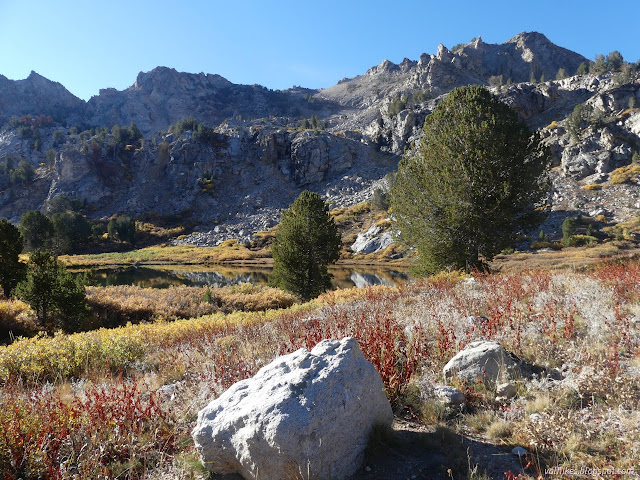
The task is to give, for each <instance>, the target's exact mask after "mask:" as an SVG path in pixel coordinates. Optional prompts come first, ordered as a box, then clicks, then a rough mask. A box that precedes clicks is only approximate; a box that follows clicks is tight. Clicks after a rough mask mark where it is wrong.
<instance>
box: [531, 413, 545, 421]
mask: <svg viewBox="0 0 640 480" xmlns="http://www.w3.org/2000/svg"><path fill="white" fill-rule="evenodd" d="M529 420H531V422H532V423H538V422H541V421H542V420H544V416H542V415H541V414H539V413H532V414H531V415H529Z"/></svg>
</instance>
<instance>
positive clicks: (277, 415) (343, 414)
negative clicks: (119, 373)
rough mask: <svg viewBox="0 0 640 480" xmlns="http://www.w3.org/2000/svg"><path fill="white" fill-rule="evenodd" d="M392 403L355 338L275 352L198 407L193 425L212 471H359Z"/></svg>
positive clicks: (329, 474)
mask: <svg viewBox="0 0 640 480" xmlns="http://www.w3.org/2000/svg"><path fill="white" fill-rule="evenodd" d="M392 420H393V413H392V411H391V406H390V405H389V401H388V400H387V397H386V395H385V393H384V386H383V384H382V380H381V378H380V375H379V374H378V372H377V371H376V370H375V368H374V367H373V365H372V364H371V363H369V362H368V361H367V360H366V359H365V358H364V355H363V354H362V351H361V350H360V347H359V346H358V343H357V341H356V340H355V339H353V338H345V339H343V340H342V341H337V340H325V341H322V342H320V343H319V344H318V345H316V346H315V347H314V348H313V350H311V351H310V352H309V351H308V350H306V349H300V350H298V351H296V352H294V353H291V354H289V355H285V356H283V357H280V358H277V359H276V360H274V361H273V362H271V363H270V364H269V365H267V366H265V367H263V368H262V369H260V371H259V372H258V373H257V374H256V375H255V376H254V377H253V378H250V379H247V380H243V381H241V382H238V383H236V384H235V385H233V386H232V387H231V388H230V389H229V390H227V391H226V392H225V393H224V394H222V395H221V396H220V397H219V398H217V399H215V400H213V401H212V402H211V403H210V404H209V405H208V406H207V407H206V408H204V409H203V410H201V411H200V412H199V414H198V423H197V425H196V427H195V428H194V430H193V432H192V436H193V438H194V441H195V444H196V448H197V450H198V452H199V454H200V457H201V459H202V462H203V464H204V465H205V466H206V467H207V468H208V469H209V470H211V471H212V472H215V473H221V474H229V473H239V474H241V475H242V476H243V477H244V478H245V479H257V478H260V480H270V479H271V480H280V479H282V478H284V477H286V476H287V475H290V476H291V478H294V477H295V476H296V475H299V474H300V472H304V475H305V476H306V475H307V474H308V473H310V474H311V477H316V478H323V479H328V480H329V479H342V478H345V477H347V476H349V475H351V474H353V473H354V472H355V471H356V470H357V469H358V468H359V467H360V466H361V465H362V461H363V459H364V450H365V447H366V446H367V442H368V438H369V435H370V433H371V431H372V429H373V428H374V426H376V425H384V426H389V425H390V424H391V422H392Z"/></svg>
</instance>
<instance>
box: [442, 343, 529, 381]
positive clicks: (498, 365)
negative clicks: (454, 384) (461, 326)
mask: <svg viewBox="0 0 640 480" xmlns="http://www.w3.org/2000/svg"><path fill="white" fill-rule="evenodd" d="M443 373H444V376H445V377H452V376H453V375H457V376H458V378H460V379H462V380H465V381H467V382H472V383H473V382H476V381H477V380H482V381H484V382H485V383H487V384H490V385H493V386H495V385H496V383H497V382H498V381H500V380H503V379H504V380H506V379H514V378H520V377H521V376H522V374H523V371H522V369H521V362H520V360H519V359H518V358H517V357H516V356H515V355H513V354H512V353H509V352H507V351H506V350H505V349H504V347H503V346H502V345H501V344H500V342H494V341H486V340H480V341H477V342H472V343H470V344H469V345H467V346H466V347H465V348H464V349H462V350H461V351H460V352H458V353H457V354H456V355H455V356H454V357H453V358H452V359H451V360H449V361H448V362H447V364H446V365H445V366H444V368H443Z"/></svg>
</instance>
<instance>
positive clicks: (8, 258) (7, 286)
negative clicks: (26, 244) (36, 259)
mask: <svg viewBox="0 0 640 480" xmlns="http://www.w3.org/2000/svg"><path fill="white" fill-rule="evenodd" d="M20 252H22V235H20V231H19V230H18V229H17V228H16V227H15V226H13V225H12V224H11V222H9V221H7V220H5V219H4V218H2V219H0V286H2V289H3V291H4V295H5V297H8V296H9V295H11V292H12V291H13V289H14V288H15V286H16V285H17V284H18V282H20V280H21V279H22V277H24V274H25V270H26V268H25V267H26V266H25V264H24V263H21V262H20V260H19V255H20Z"/></svg>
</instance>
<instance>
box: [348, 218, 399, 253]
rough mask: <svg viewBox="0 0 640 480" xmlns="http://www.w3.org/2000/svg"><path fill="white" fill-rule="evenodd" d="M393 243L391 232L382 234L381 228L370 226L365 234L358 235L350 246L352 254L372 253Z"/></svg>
mask: <svg viewBox="0 0 640 480" xmlns="http://www.w3.org/2000/svg"><path fill="white" fill-rule="evenodd" d="M392 243H393V235H391V232H383V230H382V227H379V226H376V225H371V227H370V228H369V230H367V231H366V232H365V233H359V234H358V237H357V238H356V241H355V242H353V244H352V245H351V247H350V248H351V251H352V252H353V253H374V252H378V251H380V250H384V249H385V248H387V247H388V246H389V245H391V244H392Z"/></svg>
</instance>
